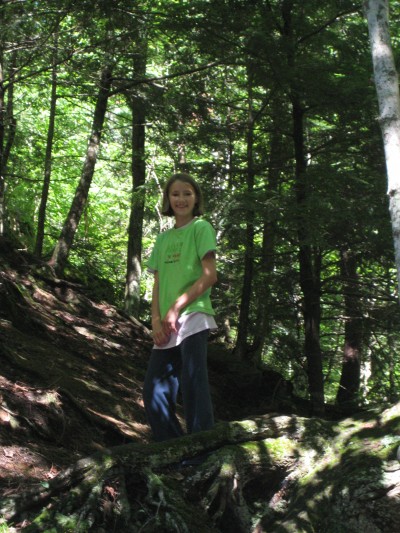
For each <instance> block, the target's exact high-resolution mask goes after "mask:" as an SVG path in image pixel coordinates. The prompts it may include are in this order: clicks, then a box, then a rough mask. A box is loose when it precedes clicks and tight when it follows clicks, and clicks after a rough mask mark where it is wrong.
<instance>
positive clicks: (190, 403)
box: [143, 173, 217, 441]
mask: <svg viewBox="0 0 400 533" xmlns="http://www.w3.org/2000/svg"><path fill="white" fill-rule="evenodd" d="M162 214H163V215H167V216H174V217H175V225H174V227H173V228H172V229H169V230H167V231H165V232H163V233H161V234H160V235H158V237H157V240H156V243H155V246H154V248H153V251H152V253H151V256H150V260H149V262H148V268H149V270H151V271H152V272H154V287H153V299H152V306H151V312H152V329H153V339H154V347H153V350H152V353H151V357H150V362H149V366H148V369H147V374H146V378H145V381H144V389H143V400H144V405H145V409H146V415H147V419H148V421H149V424H150V427H151V429H152V432H153V436H154V439H155V440H157V441H162V440H167V439H171V438H174V437H179V436H181V435H183V430H182V427H181V425H180V424H179V421H178V419H177V417H176V413H175V407H176V400H177V394H178V390H179V387H180V389H181V392H182V400H183V408H184V413H185V419H186V429H187V432H188V433H196V432H198V431H203V430H205V429H210V428H211V427H212V426H213V425H214V416H213V408H212V403H211V397H210V390H209V384H208V373H207V337H208V332H209V330H210V329H215V328H216V324H215V320H214V317H213V315H214V310H213V308H212V305H211V301H210V292H211V286H212V285H214V283H216V281H217V273H216V264H215V250H216V238H215V231H214V229H213V227H212V226H211V224H209V223H208V222H207V221H206V220H203V219H202V218H198V217H199V215H202V214H203V197H202V193H201V190H200V188H199V186H198V184H197V183H196V181H195V180H194V179H193V178H192V177H191V176H190V175H189V174H185V173H179V174H174V175H173V176H172V177H171V178H170V179H169V180H168V182H167V184H166V186H165V188H164V193H163V206H162Z"/></svg>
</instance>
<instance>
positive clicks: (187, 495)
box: [0, 239, 400, 533]
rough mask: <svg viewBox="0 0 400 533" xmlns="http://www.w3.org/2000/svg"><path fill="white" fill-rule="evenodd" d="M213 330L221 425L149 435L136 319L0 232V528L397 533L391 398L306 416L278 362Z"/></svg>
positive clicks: (398, 488) (142, 340)
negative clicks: (265, 362) (256, 358)
mask: <svg viewBox="0 0 400 533" xmlns="http://www.w3.org/2000/svg"><path fill="white" fill-rule="evenodd" d="M210 341H211V342H210V347H209V348H210V349H209V377H210V384H211V390H212V396H213V402H214V409H215V415H216V420H217V422H221V423H220V424H217V425H216V426H215V428H214V429H213V430H210V431H209V432H203V433H199V434H197V435H195V436H191V437H182V439H174V442H172V443H171V441H169V443H166V444H165V443H157V444H154V443H151V435H150V432H149V427H148V425H147V424H146V420H145V414H144V409H143V403H142V395H141V389H142V384H143V379H144V375H145V372H146V367H147V361H148V358H149V355H150V351H151V344H152V343H151V335H150V332H149V331H148V329H147V328H146V326H145V325H144V324H142V323H140V322H138V321H136V320H135V319H133V318H131V317H129V316H127V315H126V314H124V313H123V312H121V311H120V310H119V309H117V308H116V307H115V306H113V305H110V304H109V303H107V302H105V301H99V300H97V299H95V298H92V297H91V296H90V290H89V288H88V287H86V286H84V285H82V284H80V283H78V282H77V281H72V280H62V279H58V278H57V277H56V276H55V275H54V273H53V272H52V271H51V269H50V268H49V267H48V266H47V265H46V264H45V263H42V262H38V261H37V260H35V259H34V258H33V257H32V256H29V255H28V254H26V253H24V252H22V251H17V250H15V249H14V248H13V247H12V246H11V245H10V244H9V243H8V242H6V241H4V240H1V239H0V531H3V528H2V527H3V526H2V523H4V522H2V519H3V518H4V517H5V519H6V520H7V524H8V525H10V524H12V527H9V528H8V529H6V531H10V532H13V533H14V532H15V533H17V532H20V531H23V530H24V531H25V530H27V531H29V533H30V532H31V531H34V532H35V533H36V532H50V531H51V532H53V531H57V532H58V531H62V532H63V533H65V532H69V531H71V532H72V531H73V532H74V533H77V532H78V531H80V532H81V531H82V532H84V533H86V532H87V531H96V532H100V531H101V532H102V533H104V532H108V531H121V532H122V531H123V532H124V533H125V531H126V532H129V533H131V532H135V533H136V532H137V531H140V532H143V533H155V532H156V531H157V533H158V532H160V531H165V532H166V531H191V533H206V532H210V533H211V532H212V533H217V532H218V533H236V532H237V533H250V532H251V533H266V532H270V533H271V532H275V533H278V532H279V533H281V532H284V533H305V532H311V531H312V532H314V533H358V532H359V531H365V533H394V531H395V530H396V528H397V526H398V524H399V523H400V462H399V460H398V458H397V456H396V452H397V448H398V446H399V444H400V404H398V405H396V406H392V408H390V409H387V410H383V409H382V411H381V412H380V411H379V412H377V411H376V410H375V411H370V412H364V413H359V414H358V415H355V414H354V415H353V416H349V417H348V418H344V417H342V419H341V420H339V419H336V418H335V416H332V413H331V415H330V417H329V418H330V419H329V420H328V419H327V418H326V419H325V420H322V419H318V418H310V417H309V416H308V412H307V409H308V406H307V402H305V401H303V402H304V403H302V402H301V401H300V402H298V401H297V403H296V402H295V401H294V400H295V399H294V398H293V397H292V396H291V395H290V386H287V384H286V382H285V381H284V380H283V379H282V377H281V376H280V375H279V374H278V373H276V372H273V371H268V370H265V371H263V372H261V371H260V370H255V369H252V368H250V367H249V366H248V365H247V364H245V363H244V362H241V361H240V360H238V359H237V358H236V357H235V356H234V355H233V354H232V350H231V349H229V347H227V346H225V345H224V344H223V343H222V342H218V339H210ZM297 400H298V399H297ZM178 415H179V416H180V417H181V418H182V412H181V410H178ZM125 445H128V446H125ZM204 452H205V453H206V456H207V457H208V459H207V460H206V462H205V463H204V464H202V465H200V466H199V467H196V468H195V470H194V471H192V470H191V469H189V470H187V469H186V470H185V472H184V474H182V473H181V472H177V471H175V470H174V465H176V464H180V461H181V459H182V458H187V457H189V458H193V457H197V454H201V453H204ZM88 491H89V492H88ZM33 495H35V496H33ZM59 497H60V498H59ZM78 500H79V501H78ZM32 504H33V505H32ZM74 505H75V511H73V512H72V511H70V509H71V506H74ZM92 507H93V509H92ZM32 508H33V510H32ZM110 509H111V510H110ZM92 511H93V512H92ZM32 513H36V514H32ZM37 513H39V514H37ZM99 513H100V514H99ZM35 516H36V518H35ZM82 517H84V520H83V518H82ZM8 520H10V521H8ZM55 520H56V521H57V524H58V525H57V524H56V525H54V523H55V522H54V521H55ZM68 520H69V521H70V522H69V523H70V524H71V523H72V524H73V525H72V526H68V527H65V528H64V526H60V524H65V523H66V521H68ZM85 520H86V522H85ZM171 520H172V522H173V523H172V525H171ZM83 523H85V524H88V523H91V524H93V523H94V524H95V525H96V528H95V529H91V528H90V527H89V526H86V525H83V526H82V527H83V529H82V527H81V526H79V529H77V524H83ZM117 523H118V524H119V525H118V527H117V526H116V525H115V524H117ZM107 524H111V525H110V526H109V527H108V525H107ZM60 527H61V529H60ZM116 527H117V529H116ZM32 528H33V529H32Z"/></svg>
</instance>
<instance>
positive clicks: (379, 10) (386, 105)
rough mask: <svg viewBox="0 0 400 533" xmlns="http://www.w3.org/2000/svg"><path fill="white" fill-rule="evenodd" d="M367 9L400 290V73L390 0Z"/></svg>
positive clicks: (375, 0) (371, 1)
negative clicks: (391, 24)
mask: <svg viewBox="0 0 400 533" xmlns="http://www.w3.org/2000/svg"><path fill="white" fill-rule="evenodd" d="M364 10H365V15H366V18H367V22H368V31H369V38H370V44H371V53H372V63H373V69H374V80H375V87H376V92H377V96H378V106H379V124H380V126H381V130H382V138H383V146H384V150H385V160H386V171H387V179H388V191H387V192H388V197H389V212H390V218H391V221H392V230H393V242H394V252H395V261H396V268H397V283H398V286H399V290H400V94H399V76H398V73H397V69H396V63H395V60H394V55H393V51H392V46H391V39H390V32H389V0H367V1H366V2H365V3H364Z"/></svg>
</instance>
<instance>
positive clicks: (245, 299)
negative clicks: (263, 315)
mask: <svg viewBox="0 0 400 533" xmlns="http://www.w3.org/2000/svg"><path fill="white" fill-rule="evenodd" d="M249 85H250V88H249V118H248V126H247V171H246V193H247V195H248V201H247V202H246V206H245V212H246V237H245V252H244V274H243V285H242V295H241V299H240V309H239V322H238V336H237V340H236V345H235V353H237V354H238V356H239V357H240V358H242V359H247V360H248V361H251V362H253V357H254V353H253V352H251V350H249V349H248V348H249V347H248V334H249V320H250V318H249V317H250V303H251V293H252V285H253V270H254V210H253V208H252V207H251V206H250V205H249V200H250V199H251V198H252V194H253V190H254V175H255V171H254V163H253V147H254V112H253V102H252V81H251V77H250V76H249Z"/></svg>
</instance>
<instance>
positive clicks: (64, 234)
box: [49, 66, 112, 275]
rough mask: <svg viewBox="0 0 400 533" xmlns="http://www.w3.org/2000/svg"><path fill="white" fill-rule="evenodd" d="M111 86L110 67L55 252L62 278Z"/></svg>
mask: <svg viewBox="0 0 400 533" xmlns="http://www.w3.org/2000/svg"><path fill="white" fill-rule="evenodd" d="M111 84H112V71H111V68H110V67H109V66H106V67H105V68H104V69H103V71H102V74H101V79H100V89H99V93H98V96H97V102H96V107H95V111H94V117H93V126H92V133H91V136H90V139H89V145H88V148H87V152H86V159H85V163H84V166H83V170H82V176H81V179H80V182H79V185H78V187H77V189H76V192H75V196H74V199H73V201H72V204H71V208H70V210H69V213H68V216H67V218H66V220H65V222H64V226H63V228H62V231H61V235H60V237H59V239H58V242H57V245H56V247H55V249H54V252H53V255H52V258H51V259H50V261H49V264H50V266H52V267H53V268H54V270H55V272H56V273H57V274H58V275H62V273H63V271H64V268H65V266H66V262H67V259H68V255H69V253H70V250H71V246H72V243H73V241H74V237H75V233H76V231H77V229H78V226H79V221H80V219H81V216H82V213H83V210H84V207H85V204H86V201H87V197H88V194H89V189H90V185H91V183H92V178H93V174H94V169H95V165H96V161H97V154H98V151H99V147H100V141H101V135H102V130H103V123H104V118H105V114H106V111H107V102H108V98H109V95H110V89H111Z"/></svg>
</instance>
